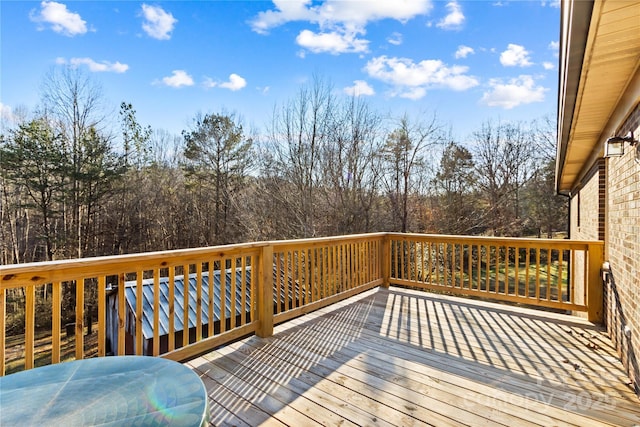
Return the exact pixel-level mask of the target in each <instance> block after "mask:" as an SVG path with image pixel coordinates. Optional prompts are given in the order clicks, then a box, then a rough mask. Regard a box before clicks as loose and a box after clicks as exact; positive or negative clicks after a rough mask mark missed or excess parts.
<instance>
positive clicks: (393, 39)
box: [387, 32, 402, 46]
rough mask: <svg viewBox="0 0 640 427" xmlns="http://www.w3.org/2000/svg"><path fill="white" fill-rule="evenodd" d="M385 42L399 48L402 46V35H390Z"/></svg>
mask: <svg viewBox="0 0 640 427" xmlns="http://www.w3.org/2000/svg"><path fill="white" fill-rule="evenodd" d="M387 42H389V43H390V44H392V45H394V46H400V45H401V44H402V34H400V33H398V32H394V33H392V34H391V35H390V36H389V38H387Z"/></svg>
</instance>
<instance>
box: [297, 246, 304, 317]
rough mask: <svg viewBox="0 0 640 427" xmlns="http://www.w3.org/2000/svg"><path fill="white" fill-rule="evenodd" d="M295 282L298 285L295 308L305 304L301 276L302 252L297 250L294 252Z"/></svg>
mask: <svg viewBox="0 0 640 427" xmlns="http://www.w3.org/2000/svg"><path fill="white" fill-rule="evenodd" d="M296 257H297V258H296V281H297V283H298V288H299V298H298V301H297V304H296V307H299V306H302V305H304V303H305V298H306V292H307V290H306V288H305V286H304V279H303V276H302V272H303V270H302V251H301V250H298V251H296Z"/></svg>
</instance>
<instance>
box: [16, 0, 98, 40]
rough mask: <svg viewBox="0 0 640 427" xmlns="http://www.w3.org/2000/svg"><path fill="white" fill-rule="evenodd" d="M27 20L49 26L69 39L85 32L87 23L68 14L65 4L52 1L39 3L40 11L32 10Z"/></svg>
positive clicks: (70, 13)
mask: <svg viewBox="0 0 640 427" xmlns="http://www.w3.org/2000/svg"><path fill="white" fill-rule="evenodd" d="M29 18H30V19H31V21H33V22H37V23H41V24H49V25H50V26H51V29H52V30H53V31H55V32H56V33H60V34H63V35H65V36H69V37H73V36H76V35H78V34H84V33H86V32H87V22H86V21H85V20H83V19H82V17H81V16H80V14H78V13H75V12H70V11H69V10H67V6H66V5H65V4H62V3H56V2H54V1H43V2H42V3H40V11H39V12H36V10H35V9H34V10H32V11H31V13H30V14H29ZM43 28H44V27H43ZM43 28H40V29H43Z"/></svg>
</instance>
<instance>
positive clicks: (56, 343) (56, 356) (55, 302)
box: [3, 276, 107, 363]
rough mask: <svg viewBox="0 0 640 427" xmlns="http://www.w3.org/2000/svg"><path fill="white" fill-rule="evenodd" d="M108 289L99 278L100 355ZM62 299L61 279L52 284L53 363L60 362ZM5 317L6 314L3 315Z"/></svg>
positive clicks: (104, 327) (100, 352)
mask: <svg viewBox="0 0 640 427" xmlns="http://www.w3.org/2000/svg"><path fill="white" fill-rule="evenodd" d="M105 294H106V290H105V277H104V276H100V277H99V278H98V305H99V307H98V356H104V355H105V348H104V342H105V331H106V329H107V328H106V326H105V325H106V321H105V317H106V310H105V307H106V297H105ZM61 300H62V283H61V282H60V281H56V282H53V284H52V285H51V363H60V326H61V325H60V322H61V317H62V316H61V311H62V307H61V305H60V303H61ZM3 317H4V316H3Z"/></svg>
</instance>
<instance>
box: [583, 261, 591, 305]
mask: <svg viewBox="0 0 640 427" xmlns="http://www.w3.org/2000/svg"><path fill="white" fill-rule="evenodd" d="M582 253H583V256H584V259H583V262H582V269H583V271H582V277H583V280H584V278H585V277H589V262H588V261H589V258H588V256H589V253H588V252H587V251H583V252H582ZM582 301H584V303H585V304H587V303H588V301H587V286H586V285H585V286H583V287H582Z"/></svg>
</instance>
